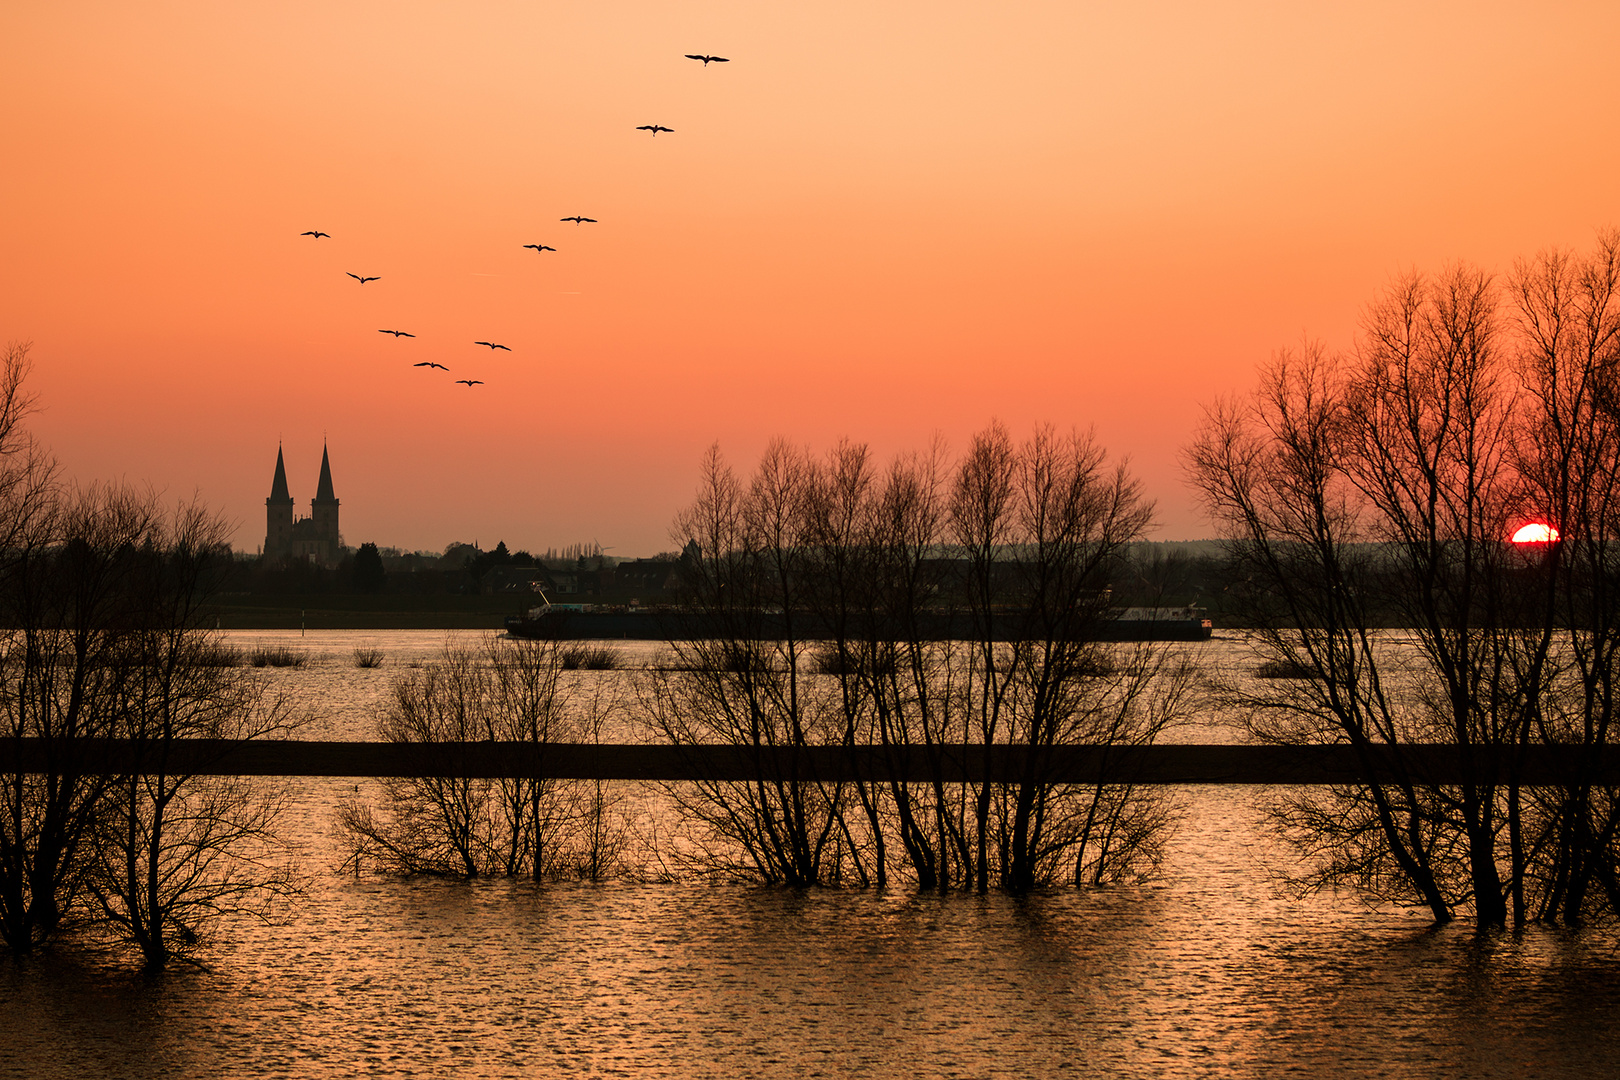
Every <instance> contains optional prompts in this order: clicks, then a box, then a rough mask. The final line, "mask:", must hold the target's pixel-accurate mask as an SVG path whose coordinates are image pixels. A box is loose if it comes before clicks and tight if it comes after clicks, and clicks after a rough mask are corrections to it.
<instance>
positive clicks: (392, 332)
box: [377, 330, 416, 338]
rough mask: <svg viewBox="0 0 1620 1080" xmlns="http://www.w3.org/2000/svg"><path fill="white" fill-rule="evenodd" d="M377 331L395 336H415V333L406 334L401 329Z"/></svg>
mask: <svg viewBox="0 0 1620 1080" xmlns="http://www.w3.org/2000/svg"><path fill="white" fill-rule="evenodd" d="M377 333H379V334H393V335H394V336H395V337H396V338H402V337H415V336H416V335H415V334H407V333H406V332H405V331H403V330H379V331H377Z"/></svg>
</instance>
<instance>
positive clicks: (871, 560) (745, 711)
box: [647, 427, 1187, 891]
mask: <svg viewBox="0 0 1620 1080" xmlns="http://www.w3.org/2000/svg"><path fill="white" fill-rule="evenodd" d="M1148 516H1149V508H1148V506H1147V504H1146V503H1145V502H1144V501H1143V500H1142V498H1141V496H1140V493H1139V491H1138V490H1137V488H1136V486H1135V485H1134V483H1132V482H1131V481H1130V480H1129V478H1128V476H1127V475H1126V474H1125V472H1124V471H1123V470H1122V469H1105V468H1104V467H1103V455H1102V452H1101V450H1100V449H1098V448H1097V447H1096V446H1095V444H1094V443H1093V442H1092V441H1091V440H1090V439H1089V438H1086V437H1082V436H1072V437H1069V438H1062V437H1059V436H1057V435H1056V434H1054V433H1053V432H1051V431H1049V430H1042V431H1039V432H1037V433H1036V435H1035V436H1034V437H1033V438H1032V439H1030V440H1029V442H1028V443H1026V444H1025V445H1023V446H1020V447H1015V446H1013V445H1012V443H1011V440H1010V439H1009V438H1008V437H1007V435H1006V433H1005V431H1003V430H1002V429H1000V428H999V427H992V428H991V429H989V430H988V431H986V432H985V433H983V434H981V435H980V436H979V437H977V438H976V439H975V440H974V443H973V445H972V447H971V448H970V450H969V452H968V454H967V455H966V456H965V458H964V459H963V460H962V462H961V463H959V464H958V465H957V466H956V467H955V468H954V469H953V468H951V467H950V466H949V465H948V464H947V462H946V460H945V458H944V454H943V451H942V450H941V449H940V448H938V447H936V448H935V449H934V450H933V451H931V452H930V453H928V454H925V455H916V456H910V457H906V458H903V459H901V460H899V461H897V462H895V463H894V464H893V465H892V466H891V467H890V468H889V469H888V470H887V471H886V472H882V473H880V472H879V471H878V470H876V469H875V468H874V467H873V466H872V464H871V462H870V459H869V457H868V454H867V451H866V450H865V448H864V447H860V446H857V445H853V444H849V443H844V444H840V445H839V446H838V447H836V448H835V449H834V450H833V451H832V453H831V454H829V455H828V457H827V458H826V459H825V460H824V461H817V460H815V459H812V458H811V457H810V456H809V455H808V454H806V453H804V452H802V451H798V450H795V449H793V448H791V447H789V446H787V445H786V444H784V443H780V442H779V443H776V444H773V445H772V447H771V448H770V449H769V450H768V451H767V453H766V455H765V457H764V459H763V460H762V461H761V463H760V466H759V469H758V471H757V473H756V474H755V476H754V478H753V479H752V481H751V482H750V483H749V484H748V485H747V486H746V487H745V486H744V485H743V484H742V483H741V482H740V481H738V480H737V479H736V477H735V476H734V475H733V474H732V473H731V472H730V470H729V469H728V468H726V467H725V465H724V464H723V462H721V461H720V459H719V457H718V453H717V452H713V451H711V454H710V456H709V458H708V460H707V461H706V463H705V467H704V479H703V484H702V486H701V487H700V490H699V497H698V499H697V501H696V502H695V503H694V505H693V506H692V507H691V508H690V509H689V510H688V511H687V512H686V513H684V514H683V515H682V516H681V517H680V518H679V519H678V520H677V522H676V525H675V533H676V539H677V540H678V541H680V542H682V543H683V544H684V545H685V547H686V550H687V552H688V556H687V557H686V558H684V559H683V564H684V566H685V568H686V571H687V579H688V584H689V589H690V603H691V604H692V605H693V607H694V609H695V610H696V611H698V612H699V613H701V615H702V616H703V618H704V619H705V620H706V626H705V627H704V631H703V632H702V633H700V634H699V635H697V636H696V637H697V639H696V640H693V641H684V642H677V643H675V645H674V646H673V648H674V654H675V662H674V663H673V664H672V665H671V670H668V671H665V672H661V673H655V674H654V675H653V676H652V679H651V684H650V692H649V693H648V695H647V698H648V702H649V706H650V710H649V711H650V715H651V716H652V717H653V722H654V725H655V732H656V734H657V735H658V736H659V737H661V738H663V739H668V740H670V741H673V742H676V743H678V744H700V743H714V742H719V743H725V744H729V745H735V746H741V747H745V748H748V749H749V751H750V752H751V755H752V756H751V761H752V762H753V771H754V775H753V777H752V778H751V779H750V780H748V781H746V782H744V781H733V780H720V779H716V780H711V781H704V782H700V783H698V784H695V785H674V786H672V788H671V791H672V795H673V796H674V797H675V798H676V799H677V800H678V801H679V802H680V803H681V804H682V806H683V807H684V809H685V810H686V811H687V812H688V813H689V814H691V815H692V816H693V817H694V818H695V819H696V820H697V821H699V822H701V823H702V824H703V826H704V828H705V830H706V833H705V840H704V842H703V843H701V844H700V847H699V850H700V852H701V855H702V857H703V858H704V859H705V860H707V861H708V863H709V864H710V865H715V864H716V863H717V861H718V863H719V864H720V865H724V866H726V867H728V868H730V869H732V870H735V871H737V872H741V873H746V874H748V875H750V876H757V877H760V878H762V879H764V880H767V881H776V882H783V883H788V884H795V885H807V884H818V883H830V882H838V881H855V882H859V883H869V882H870V883H877V884H882V883H884V882H885V881H886V880H887V876H888V874H889V872H890V870H891V868H892V867H891V864H892V863H894V862H895V858H898V859H900V860H901V861H900V863H899V864H897V865H903V866H904V867H906V868H907V870H908V871H909V872H910V874H911V875H912V876H913V877H914V878H915V880H916V881H917V882H918V884H919V885H920V886H922V887H924V888H929V889H949V888H972V889H979V890H984V889H988V888H989V887H990V886H991V884H992V883H994V884H995V885H997V886H999V887H1002V888H1006V889H1010V890H1014V891H1025V890H1028V889H1030V888H1033V887H1035V886H1036V885H1038V884H1042V883H1046V882H1050V881H1054V880H1071V881H1074V882H1076V883H1085V882H1090V881H1096V880H1109V879H1111V878H1113V877H1114V876H1117V875H1124V874H1127V873H1129V872H1131V871H1132V870H1133V869H1134V870H1140V869H1142V868H1144V867H1145V866H1146V865H1147V864H1146V862H1144V861H1143V856H1147V855H1149V853H1151V852H1152V851H1153V850H1154V847H1155V845H1154V843H1153V842H1152V840H1151V837H1152V836H1156V835H1158V834H1160V833H1162V831H1163V826H1164V825H1165V824H1166V821H1167V818H1166V816H1165V814H1164V813H1163V812H1162V809H1163V804H1162V801H1161V800H1160V799H1159V798H1158V797H1157V796H1149V795H1147V794H1145V793H1143V792H1141V791H1139V790H1135V789H1132V788H1130V787H1129V785H1128V782H1127V781H1128V778H1127V777H1122V776H1119V775H1104V776H1099V777H1098V778H1097V781H1098V782H1096V783H1088V784H1070V783H1066V782H1062V781H1061V780H1060V778H1059V776H1058V774H1057V773H1055V772H1054V771H1053V762H1052V754H1051V751H1052V750H1053V749H1054V748H1056V747H1059V746H1064V745H1071V744H1075V743H1094V744H1100V745H1104V746H1108V745H1127V744H1139V743H1144V742H1150V741H1152V740H1153V739H1154V738H1155V737H1156V736H1157V735H1158V733H1159V732H1160V731H1161V730H1162V728H1163V726H1164V725H1165V724H1166V723H1168V722H1169V721H1170V720H1171V719H1172V718H1173V716H1174V715H1175V713H1176V710H1177V708H1178V707H1179V704H1180V702H1181V699H1182V697H1183V695H1184V692H1185V688H1186V683H1187V679H1186V672H1185V670H1184V669H1183V668H1180V667H1178V666H1177V665H1175V664H1174V663H1171V662H1170V660H1169V656H1170V654H1169V652H1168V651H1167V650H1165V649H1163V648H1160V647H1154V646H1143V647H1141V648H1136V649H1130V648H1110V647H1105V646H1102V645H1101V644H1099V641H1098V636H1099V634H1098V632H1099V629H1100V626H1101V621H1102V620H1103V619H1105V618H1106V617H1107V614H1108V613H1107V610H1106V609H1107V604H1108V590H1107V584H1108V574H1109V572H1110V571H1111V569H1112V568H1113V567H1114V566H1115V563H1116V560H1117V558H1118V556H1119V554H1120V551H1121V549H1122V548H1123V545H1124V544H1126V543H1127V542H1128V541H1130V540H1132V539H1135V538H1136V537H1137V536H1139V535H1140V533H1141V530H1142V529H1143V528H1144V527H1145V526H1146V524H1147V520H1148ZM1149 687H1152V692H1151V693H1150V692H1148V689H1149ZM995 746H1009V747H1014V746H1015V747H1020V748H1023V749H1024V751H1025V752H1024V753H1023V756H1022V758H1021V760H1022V761H1023V762H1024V766H1023V770H1024V771H1023V773H1022V775H1021V776H1019V777H1018V778H1017V779H1016V780H1015V781H1012V782H1008V781H1007V780H1006V779H1003V778H994V777H984V778H982V779H977V780H972V781H970V782H966V783H964V782H962V781H961V779H960V777H961V775H962V774H963V770H964V769H966V770H967V771H968V772H969V773H971V772H972V771H973V768H972V765H973V762H972V761H969V760H968V759H974V760H975V761H976V760H978V759H980V758H982V757H983V756H984V748H985V747H995ZM836 747H845V748H848V750H849V767H848V768H844V769H840V770H838V772H837V775H836V776H831V777H829V776H819V775H815V774H814V773H813V772H811V771H809V770H808V766H807V764H806V763H807V762H808V761H810V760H812V758H811V757H810V756H809V755H807V754H803V753H796V752H795V751H799V750H804V749H809V748H836ZM874 751H875V752H876V753H875V756H874V755H873V752H874ZM874 762H875V764H874V765H871V766H870V768H869V769H868V771H866V772H864V773H863V772H862V771H861V768H862V765H863V763H874ZM918 763H920V764H921V765H922V774H923V777H924V778H923V779H918V777H917V768H916V767H917V765H918ZM1105 772H1106V770H1105ZM851 776H852V777H853V778H852V779H850V778H849V777H851ZM720 852H730V853H732V855H733V856H734V859H733V860H731V861H728V860H727V859H725V858H724V857H722V856H721V855H720V854H718V853H720Z"/></svg>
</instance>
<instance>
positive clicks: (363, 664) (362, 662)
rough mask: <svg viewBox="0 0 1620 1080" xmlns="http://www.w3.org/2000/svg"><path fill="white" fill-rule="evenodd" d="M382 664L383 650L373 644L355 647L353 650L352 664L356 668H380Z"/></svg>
mask: <svg viewBox="0 0 1620 1080" xmlns="http://www.w3.org/2000/svg"><path fill="white" fill-rule="evenodd" d="M382 665H383V651H382V650H381V649H379V648H377V647H376V646H375V645H366V646H360V647H357V648H356V649H355V650H354V666H355V667H357V668H380V667H382Z"/></svg>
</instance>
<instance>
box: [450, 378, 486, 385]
mask: <svg viewBox="0 0 1620 1080" xmlns="http://www.w3.org/2000/svg"><path fill="white" fill-rule="evenodd" d="M456 382H458V383H460V384H461V385H462V386H483V385H484V380H483V379H457V380H456Z"/></svg>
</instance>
